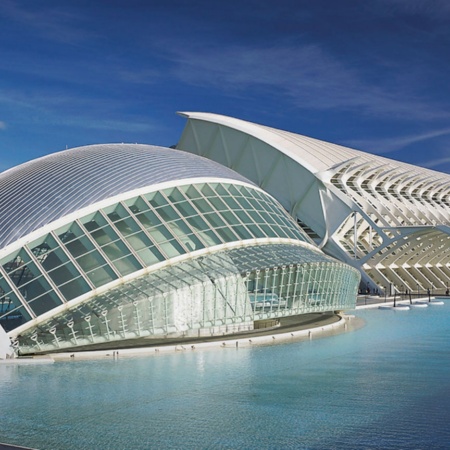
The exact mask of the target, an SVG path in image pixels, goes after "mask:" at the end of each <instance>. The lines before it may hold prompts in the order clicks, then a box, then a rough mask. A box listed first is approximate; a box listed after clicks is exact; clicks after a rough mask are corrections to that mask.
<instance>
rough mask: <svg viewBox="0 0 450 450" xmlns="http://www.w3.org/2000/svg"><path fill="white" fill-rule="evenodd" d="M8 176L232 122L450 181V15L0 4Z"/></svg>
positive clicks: (364, 5)
mask: <svg viewBox="0 0 450 450" xmlns="http://www.w3.org/2000/svg"><path fill="white" fill-rule="evenodd" d="M0 66H1V71H0V155H1V159H0V170H4V169H6V168H9V167H11V166H14V165H16V164H18V163H21V162H24V161H27V160H29V159H32V158H35V157H38V156H42V155H45V154H47V153H50V152H55V151H59V150H63V149H65V148H66V147H69V148H70V147H76V146H80V145H86V144H94V143H105V142H139V143H149V144H157V145H163V146H170V145H173V144H175V143H176V142H177V140H178V138H179V136H180V133H181V131H182V129H183V127H184V124H185V121H184V119H182V118H180V117H179V116H177V115H176V111H202V112H215V113H219V114H225V115H230V116H234V117H238V118H241V119H245V120H249V121H252V122H257V123H262V124H264V125H268V126H272V127H275V128H281V129H285V130H289V131H293V132H296V133H299V134H304V135H308V136H313V137H316V138H319V139H323V140H326V141H330V142H335V143H339V144H343V145H347V146H351V147H354V148H358V149H361V150H364V151H368V152H371V153H375V154H379V155H383V156H386V157H388V158H393V159H397V160H401V161H405V162H410V163H412V164H418V165H421V166H424V167H428V168H431V169H435V170H439V171H442V172H446V173H450V81H449V74H450V1H447V0H370V1H360V0H353V1H350V0H340V1H339V2H337V1H333V0H329V1H328V0H327V1H325V0H314V1H311V0H293V1H290V0H278V1H276V0H267V1H263V0H247V1H246V0H239V1H238V0H227V1H219V0H207V1H206V0H205V1H203V0H189V1H185V0H183V1H181V0H179V1H176V0H165V1H164V0H159V1H153V0H147V1H137V0H126V1H125V0H109V1H105V0H104V1H102V0H96V1H92V0H88V1H85V0H76V1H75V0H65V1H61V0H55V1H49V0H40V1H31V0H28V1H26V0H24V1H15V0H1V2H0Z"/></svg>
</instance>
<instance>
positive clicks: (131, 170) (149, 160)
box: [0, 144, 253, 249]
mask: <svg viewBox="0 0 450 450" xmlns="http://www.w3.org/2000/svg"><path fill="white" fill-rule="evenodd" d="M203 177H204V178H211V177H217V178H226V179H232V180H237V181H245V182H247V183H251V182H250V181H248V180H247V179H246V178H244V177H243V176H242V175H239V174H238V173H236V172H234V171H232V170H231V169H228V168H227V167H224V166H221V165H220V164H218V163H216V162H214V161H211V160H208V159H206V158H202V157H199V156H197V155H193V154H190V153H187V152H182V151H179V150H173V149H168V148H164V147H156V146H152V145H142V144H103V145H90V146H85V147H78V148H74V149H70V150H65V151H62V152H58V153H53V154H50V155H47V156H44V157H42V158H38V159H35V160H32V161H29V162H27V163H24V164H21V165H19V166H16V167H14V168H12V169H9V170H7V171H5V172H3V173H0V214H1V219H0V220H1V221H0V249H1V248H3V247H5V246H6V245H8V244H10V243H12V242H14V241H15V240H17V239H19V238H21V237H24V236H26V235H27V234H29V233H31V232H33V231H35V230H37V229H38V228H40V227H42V226H44V225H46V224H49V223H51V222H53V221H55V220H57V219H60V218H62V217H64V216H66V215H67V214H71V213H74V212H76V211H77V210H79V209H81V208H84V207H86V206H89V205H92V204H94V203H97V202H99V201H101V200H105V199H107V198H110V197H114V196H116V195H119V194H122V193H125V192H129V191H133V190H136V189H140V188H145V187H147V186H152V185H155V184H158V183H162V182H169V181H175V180H183V179H190V178H203ZM251 184H253V183H251Z"/></svg>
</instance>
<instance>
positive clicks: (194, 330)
mask: <svg viewBox="0 0 450 450" xmlns="http://www.w3.org/2000/svg"><path fill="white" fill-rule="evenodd" d="M358 283H359V273H358V272H357V271H356V270H355V269H352V268H350V267H349V266H347V265H345V264H343V263H340V262H337V261H335V260H333V259H331V258H329V257H326V256H324V255H323V254H321V253H319V252H316V251H313V250H309V249H307V248H305V247H303V246H300V245H291V244H266V245H251V246H246V247H240V248H235V249H232V250H226V251H219V252H216V253H213V254H208V255H206V256H200V257H197V258H192V259H189V260H186V261H183V262H181V263H179V264H175V265H171V266H168V267H165V268H163V269H160V270H158V271H155V272H152V273H150V274H146V275H144V276H142V277H140V278H136V279H134V280H132V281H130V282H127V283H124V284H121V285H120V286H118V287H115V288H113V289H111V290H110V291H108V292H107V293H105V294H103V295H98V296H96V297H94V298H92V299H90V300H89V301H88V302H85V303H83V304H81V305H78V306H76V307H74V308H72V309H70V310H68V311H65V312H64V313H61V314H59V315H57V316H55V317H52V318H51V319H49V320H48V321H46V322H44V323H41V324H40V325H39V327H38V328H36V329H31V330H29V331H27V332H26V333H23V334H22V335H21V336H20V337H18V344H19V345H20V351H21V353H22V354H26V353H39V352H48V351H58V350H62V349H68V348H75V347H78V348H80V347H84V346H92V345H97V346H100V347H101V346H104V345H105V344H106V345H107V344H108V343H109V342H114V341H118V340H121V341H123V340H131V339H132V340H133V344H132V345H149V344H151V342H152V341H151V340H149V338H150V339H151V338H154V339H158V338H163V337H199V336H205V335H214V334H220V335H222V334H226V333H231V332H238V331H244V330H251V329H253V324H254V321H257V320H264V319H270V318H278V317H283V316H291V315H296V314H303V313H309V312H317V311H333V310H341V309H349V308H352V307H354V304H355V298H356V289H357V286H358ZM139 338H143V339H142V340H141V341H139ZM144 338H145V339H144ZM136 339H137V340H138V341H136Z"/></svg>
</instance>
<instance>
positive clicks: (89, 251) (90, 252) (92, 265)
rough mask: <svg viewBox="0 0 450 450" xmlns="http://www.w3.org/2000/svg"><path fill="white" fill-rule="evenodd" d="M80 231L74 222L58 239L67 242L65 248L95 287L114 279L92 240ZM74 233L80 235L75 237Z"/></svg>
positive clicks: (113, 274) (112, 273) (111, 271)
mask: <svg viewBox="0 0 450 450" xmlns="http://www.w3.org/2000/svg"><path fill="white" fill-rule="evenodd" d="M81 233H82V232H81V229H80V227H79V226H78V225H77V224H75V223H74V224H72V226H71V228H70V230H68V231H67V232H65V233H63V234H61V235H60V239H61V240H62V241H63V242H67V244H66V245H65V247H66V249H67V250H68V251H69V253H70V254H71V255H72V256H73V257H74V258H75V259H76V261H77V263H78V264H79V265H80V267H81V269H82V270H83V271H84V272H85V273H86V275H87V276H88V277H89V279H90V280H91V281H92V283H93V284H94V285H95V286H96V287H99V286H102V285H103V284H106V283H108V282H109V281H112V280H114V279H116V278H117V276H116V274H115V273H114V271H113V270H112V269H111V268H110V267H109V266H108V265H107V264H106V261H105V260H104V258H103V257H102V256H101V255H100V253H98V251H97V250H95V247H94V245H93V244H92V242H91V241H90V240H89V239H88V238H87V237H86V236H83V235H81ZM76 235H79V236H80V237H79V238H76Z"/></svg>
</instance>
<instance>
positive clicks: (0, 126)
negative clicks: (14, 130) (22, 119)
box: [0, 120, 6, 130]
mask: <svg viewBox="0 0 450 450" xmlns="http://www.w3.org/2000/svg"><path fill="white" fill-rule="evenodd" d="M0 130H6V123H5V122H3V121H2V120H0Z"/></svg>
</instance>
